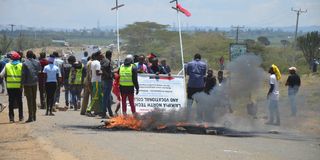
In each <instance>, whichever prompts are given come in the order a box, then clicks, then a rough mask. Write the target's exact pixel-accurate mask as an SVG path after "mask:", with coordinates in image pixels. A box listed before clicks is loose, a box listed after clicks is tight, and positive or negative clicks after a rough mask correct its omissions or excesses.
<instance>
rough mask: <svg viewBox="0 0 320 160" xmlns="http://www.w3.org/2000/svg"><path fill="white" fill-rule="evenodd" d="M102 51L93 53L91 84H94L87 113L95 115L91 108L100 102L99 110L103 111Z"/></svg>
mask: <svg viewBox="0 0 320 160" xmlns="http://www.w3.org/2000/svg"><path fill="white" fill-rule="evenodd" d="M101 59H102V53H101V52H100V51H98V52H96V53H94V54H92V62H91V73H92V77H91V84H92V97H93V98H92V101H91V103H90V105H89V106H88V108H87V115H88V116H93V115H92V114H91V110H92V108H93V106H95V105H96V104H97V103H98V106H99V110H100V111H102V86H101V75H102V71H101V65H100V60H101Z"/></svg>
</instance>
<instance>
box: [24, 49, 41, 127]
mask: <svg viewBox="0 0 320 160" xmlns="http://www.w3.org/2000/svg"><path fill="white" fill-rule="evenodd" d="M34 55H35V54H34V53H33V52H32V51H31V50H29V51H28V52H27V55H26V56H27V59H25V61H24V62H23V64H22V77H21V78H22V79H21V81H22V85H23V87H24V95H25V96H26V97H27V103H28V113H29V118H28V120H27V121H26V123H29V122H33V121H36V111H37V102H36V100H37V82H38V74H39V72H40V70H41V66H40V63H39V62H38V61H37V60H35V59H34Z"/></svg>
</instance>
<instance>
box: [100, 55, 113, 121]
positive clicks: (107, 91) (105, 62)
mask: <svg viewBox="0 0 320 160" xmlns="http://www.w3.org/2000/svg"><path fill="white" fill-rule="evenodd" d="M111 57H112V52H111V51H106V54H105V57H104V58H103V59H102V60H101V61H100V64H101V70H102V75H101V79H102V88H103V99H102V115H101V117H102V118H107V115H106V112H107V110H106V109H108V112H109V116H110V117H113V112H112V109H111V90H112V81H113V73H112V61H111Z"/></svg>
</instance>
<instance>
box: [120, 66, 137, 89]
mask: <svg viewBox="0 0 320 160" xmlns="http://www.w3.org/2000/svg"><path fill="white" fill-rule="evenodd" d="M132 67H133V64H131V65H130V66H125V65H121V67H120V70H119V75H120V86H134V84H133V82H132Z"/></svg>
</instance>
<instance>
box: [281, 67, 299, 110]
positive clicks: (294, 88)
mask: <svg viewBox="0 0 320 160" xmlns="http://www.w3.org/2000/svg"><path fill="white" fill-rule="evenodd" d="M296 71H297V68H296V67H290V68H289V73H290V75H289V77H288V79H287V82H286V84H285V85H286V86H288V97H289V100H290V106H291V116H296V115H297V103H296V95H297V93H298V91H299V88H300V85H301V80H300V76H299V75H298V74H297V73H296Z"/></svg>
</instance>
